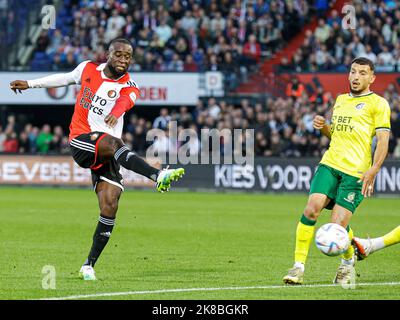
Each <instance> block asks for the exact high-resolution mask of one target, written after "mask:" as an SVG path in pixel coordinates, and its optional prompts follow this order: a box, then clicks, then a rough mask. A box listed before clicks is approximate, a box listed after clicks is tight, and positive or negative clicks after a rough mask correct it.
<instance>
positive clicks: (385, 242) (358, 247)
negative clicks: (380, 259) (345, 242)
mask: <svg viewBox="0 0 400 320" xmlns="http://www.w3.org/2000/svg"><path fill="white" fill-rule="evenodd" d="M396 243H400V226H398V227H396V228H395V229H393V230H392V231H390V232H389V233H387V234H385V235H384V236H383V237H378V238H374V239H370V238H368V239H361V238H357V237H354V238H353V241H352V244H353V246H354V249H355V251H356V255H357V258H358V260H363V259H365V258H367V257H368V256H369V255H370V254H371V253H373V252H375V251H378V250H381V249H383V248H386V247H388V246H391V245H394V244H396Z"/></svg>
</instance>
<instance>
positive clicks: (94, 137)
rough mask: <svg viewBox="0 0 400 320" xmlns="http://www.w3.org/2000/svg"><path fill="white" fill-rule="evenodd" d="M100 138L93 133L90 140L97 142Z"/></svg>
mask: <svg viewBox="0 0 400 320" xmlns="http://www.w3.org/2000/svg"><path fill="white" fill-rule="evenodd" d="M98 137H99V134H98V133H93V134H92V135H90V140H92V141H95V140H96V139H97V138H98Z"/></svg>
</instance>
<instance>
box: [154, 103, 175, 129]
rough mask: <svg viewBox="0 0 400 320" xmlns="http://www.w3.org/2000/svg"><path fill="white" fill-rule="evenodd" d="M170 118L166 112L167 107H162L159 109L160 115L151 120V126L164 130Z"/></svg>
mask: <svg viewBox="0 0 400 320" xmlns="http://www.w3.org/2000/svg"><path fill="white" fill-rule="evenodd" d="M170 120H171V116H170V115H169V114H168V109H167V108H162V109H161V110H160V115H159V116H158V117H157V118H156V119H155V120H154V122H153V128H157V129H161V130H166V129H167V127H168V122H169V121H170Z"/></svg>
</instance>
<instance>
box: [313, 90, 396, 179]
mask: <svg viewBox="0 0 400 320" xmlns="http://www.w3.org/2000/svg"><path fill="white" fill-rule="evenodd" d="M377 130H390V106H389V103H388V102H387V101H386V99H384V98H382V97H381V96H379V95H377V94H375V93H373V92H370V93H368V94H365V95H362V96H356V97H355V96H352V95H351V94H341V95H339V96H338V97H337V99H336V102H335V105H334V106H333V114H332V119H331V142H330V144H329V149H328V150H327V151H326V152H325V154H324V156H323V157H322V160H321V163H323V164H326V165H328V166H330V167H332V168H334V169H337V170H339V171H342V172H344V173H347V174H349V175H351V176H355V177H361V176H362V175H363V173H364V172H365V171H367V170H368V169H369V168H370V167H371V165H372V149H371V145H372V139H373V137H374V136H375V132H376V131H377Z"/></svg>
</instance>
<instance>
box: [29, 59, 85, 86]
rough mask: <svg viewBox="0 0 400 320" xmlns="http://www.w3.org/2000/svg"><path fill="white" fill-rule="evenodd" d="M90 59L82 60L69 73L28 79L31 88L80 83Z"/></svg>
mask: <svg viewBox="0 0 400 320" xmlns="http://www.w3.org/2000/svg"><path fill="white" fill-rule="evenodd" d="M88 62H89V60H88V61H83V62H81V63H80V64H79V65H78V66H77V67H76V68H75V69H74V70H72V71H71V72H67V73H57V74H52V75H50V76H46V77H43V78H38V79H34V80H28V86H29V88H57V87H64V86H68V85H70V84H80V83H81V77H82V73H83V69H85V67H86V64H87V63H88Z"/></svg>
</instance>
